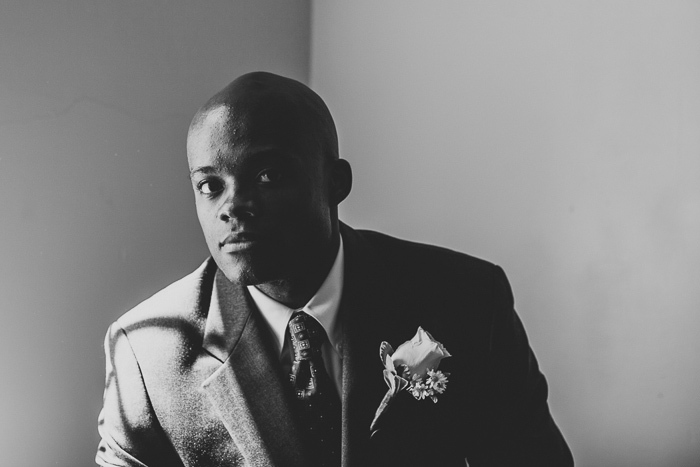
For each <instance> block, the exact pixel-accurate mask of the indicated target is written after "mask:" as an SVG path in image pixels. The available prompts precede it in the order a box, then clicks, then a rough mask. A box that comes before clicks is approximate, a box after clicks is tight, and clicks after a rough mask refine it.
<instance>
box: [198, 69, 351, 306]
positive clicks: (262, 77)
mask: <svg viewBox="0 0 700 467" xmlns="http://www.w3.org/2000/svg"><path fill="white" fill-rule="evenodd" d="M187 160H188V163H189V166H190V179H191V182H192V188H193V190H194V194H195V203H196V208H197V216H198V217H199V222H200V225H201V226H202V231H203V233H204V237H205V239H206V241H207V246H208V247H209V251H210V252H211V254H212V257H213V258H214V260H215V261H216V263H217V265H218V266H219V269H220V270H221V271H222V272H223V273H224V274H225V275H226V277H227V278H228V279H229V280H230V281H232V282H240V283H243V284H245V285H251V286H252V285H254V286H256V287H258V288H259V289H260V290H263V292H264V293H266V294H267V295H268V296H270V297H273V298H274V299H275V300H277V301H279V302H280V303H285V304H287V305H289V306H301V305H303V304H305V303H306V302H307V301H308V300H309V299H310V298H311V297H312V296H313V294H314V293H315V292H316V290H318V288H319V287H320V285H321V282H322V281H323V279H324V278H325V277H326V274H327V273H328V270H329V269H330V266H331V264H332V263H333V260H334V259H335V255H336V252H337V251H338V248H339V242H340V234H339V230H338V229H339V227H338V204H339V203H340V202H342V201H343V200H344V199H345V197H346V196H347V195H348V194H349V193H350V189H351V186H352V171H351V169H350V165H349V164H348V162H347V161H345V160H343V159H340V158H339V157H338V137H337V135H336V131H335V125H334V123H333V118H332V117H331V114H330V112H329V111H328V108H327V107H326V104H324V103H323V100H322V99H321V98H320V97H319V96H318V95H317V94H316V93H315V92H313V91H312V90H311V89H309V88H308V87H307V86H305V85H303V84H302V83H300V82H298V81H295V80H293V79H289V78H284V77H282V76H277V75H274V74H272V73H263V72H256V73H248V74H246V75H243V76H241V77H239V78H237V79H236V80H234V81H233V82H232V83H231V84H229V85H228V86H226V87H225V88H224V89H222V90H221V91H219V92H218V93H216V95H214V96H213V97H212V98H211V99H209V100H208V101H207V103H206V104H204V105H203V106H202V107H201V108H200V109H199V110H198V111H197V113H196V114H195V116H194V118H193V119H192V123H191V124H190V129H189V132H188V134H187Z"/></svg>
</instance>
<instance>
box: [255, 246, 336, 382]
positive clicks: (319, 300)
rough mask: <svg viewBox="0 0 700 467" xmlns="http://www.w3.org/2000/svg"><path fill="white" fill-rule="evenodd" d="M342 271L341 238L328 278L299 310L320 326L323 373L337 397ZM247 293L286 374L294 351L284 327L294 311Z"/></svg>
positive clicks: (269, 299) (263, 295)
mask: <svg viewBox="0 0 700 467" xmlns="http://www.w3.org/2000/svg"><path fill="white" fill-rule="evenodd" d="M343 270H344V255H343V239H342V237H341V238H340V244H339V246H338V253H337V254H336V256H335V262H334V263H333V266H332V267H331V270H330V271H329V272H328V276H326V279H325V280H324V281H323V284H321V287H320V288H319V289H318V291H316V294H315V295H314V296H313V297H311V300H309V302H308V303H307V304H306V305H304V307H303V308H301V310H302V311H304V312H305V313H307V314H309V315H310V316H312V317H314V318H315V319H316V321H318V322H319V323H321V326H323V329H324V330H325V331H326V335H327V336H328V340H327V341H325V342H324V344H323V347H322V348H321V354H322V355H323V363H324V366H325V367H326V371H328V375H329V376H330V377H331V380H333V382H334V383H335V388H336V390H337V391H338V395H340V394H341V389H342V384H343V372H342V370H343V360H342V355H343V351H342V335H343V334H342V330H341V326H340V322H339V320H338V308H339V307H340V299H341V297H342V295H343ZM248 291H249V292H250V295H251V297H252V298H253V301H254V302H255V304H256V305H257V307H258V309H259V310H260V312H261V313H262V315H263V318H265V321H266V322H267V324H268V326H269V327H270V330H271V331H272V334H273V336H274V337H275V339H274V342H275V344H276V347H277V351H278V353H279V356H280V362H281V363H282V368H283V369H284V371H285V373H290V372H291V369H292V362H293V360H294V349H293V348H292V343H291V342H290V339H289V338H286V336H287V324H288V323H289V320H290V318H291V317H292V313H294V312H295V311H297V310H298V309H293V308H289V307H287V306H286V305H283V304H282V303H280V302H278V301H276V300H273V299H272V298H270V297H268V296H267V295H265V294H264V293H262V292H261V291H259V290H258V289H257V288H255V287H254V286H248Z"/></svg>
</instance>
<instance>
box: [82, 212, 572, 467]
mask: <svg viewBox="0 0 700 467" xmlns="http://www.w3.org/2000/svg"><path fill="white" fill-rule="evenodd" d="M341 234H342V236H343V241H344V245H345V282H344V290H343V296H342V300H341V305H340V310H339V313H340V315H339V319H341V323H342V324H341V325H342V329H343V348H342V354H343V385H342V387H343V389H342V394H341V399H342V413H343V426H342V441H343V447H342V465H343V467H365V466H375V465H376V466H380V465H381V466H391V465H401V466H452V465H455V466H457V465H461V466H464V465H465V458H466V459H467V460H468V462H469V465H470V466H471V467H478V466H498V467H503V466H530V465H531V466H570V465H573V459H572V456H571V452H570V450H569V448H568V446H567V444H566V442H565V440H564V438H563V437H562V435H561V433H560V431H559V429H558V428H557V426H556V424H555V422H554V421H553V419H552V417H551V415H550V411H549V407H548V404H547V383H546V380H545V378H544V376H543V375H542V374H541V372H540V371H539V368H538V365H537V361H536V359H535V356H534V354H533V352H532V350H531V349H530V346H529V344H528V340H527V337H526V334H525V331H524V329H523V326H522V324H521V322H520V320H519V318H518V316H517V314H516V313H515V311H514V308H513V296H512V293H511V290H510V286H509V284H508V281H507V279H506V276H505V274H504V273H503V271H502V270H501V268H500V267H498V266H495V265H493V264H491V263H488V262H486V261H483V260H480V259H476V258H474V257H471V256H468V255H465V254H461V253H457V252H454V251H450V250H447V249H444V248H440V247H435V246H430V245H424V244H418V243H412V242H407V241H404V240H398V239H395V238H392V237H389V236H386V235H383V234H380V233H377V232H371V231H359V230H357V231H356V230H353V229H351V228H349V227H348V226H346V225H344V224H341ZM419 326H421V327H423V328H424V329H425V330H427V331H428V332H430V333H431V334H432V336H433V337H434V338H435V339H436V340H438V341H440V342H442V344H444V346H445V347H446V348H447V350H448V351H449V352H450V354H451V355H452V356H451V357H449V358H446V359H444V360H443V361H442V362H441V364H440V369H441V370H443V371H446V372H449V373H450V377H449V383H448V384H447V389H446V391H445V393H444V394H442V395H441V396H440V397H439V399H438V402H437V403H433V402H432V401H430V400H420V401H419V400H415V399H414V398H413V397H412V396H411V395H410V394H408V393H407V392H405V391H404V392H402V393H400V394H399V396H398V397H397V398H396V399H395V401H394V402H393V403H392V404H391V406H390V407H389V410H387V411H386V412H385V413H384V414H383V415H382V418H381V419H380V422H379V424H378V429H377V431H376V432H375V433H374V434H373V435H372V436H371V437H370V430H369V427H370V424H371V422H372V419H373V417H374V414H375V411H376V409H377V407H378V406H379V404H380V401H381V400H382V398H383V396H384V394H385V393H386V391H387V386H386V383H385V382H384V379H383V375H382V370H383V368H384V367H383V364H382V362H381V361H380V358H379V346H380V344H381V342H382V341H387V342H389V343H390V344H391V345H392V346H393V347H394V348H396V347H397V346H398V345H400V344H402V343H403V342H405V341H407V340H409V339H410V338H411V337H412V336H413V335H414V334H415V332H416V329H417V328H418V327H419ZM271 339H272V336H271V334H270V332H269V330H268V329H267V328H266V324H265V323H264V321H263V319H262V317H261V315H260V313H259V311H258V310H257V309H256V307H255V304H254V302H253V301H252V299H251V297H250V295H249V293H248V292H247V290H246V287H245V286H243V285H240V284H236V283H232V282H230V281H228V280H227V279H226V278H225V277H224V275H223V274H222V273H221V272H220V271H219V270H218V268H217V266H216V264H215V263H214V261H213V260H212V259H211V258H209V259H208V260H207V261H205V262H204V263H203V264H202V265H201V266H200V267H199V268H198V269H197V270H196V271H194V272H193V273H192V274H190V275H188V276H186V277H185V278H183V279H181V280H179V281H177V282H175V283H173V284H172V285H170V286H169V287H167V288H165V289H163V290H162V291H160V292H158V293H157V294H155V295H154V296H152V297H151V298H149V299H147V300H146V301H144V302H142V303H141V304H140V305H138V306H137V307H135V308H134V309H132V310H131V311H129V312H127V313H126V314H124V315H123V316H122V317H120V318H119V319H118V320H117V321H116V322H115V323H113V324H112V326H111V327H110V328H109V331H108V333H107V336H106V339H105V353H106V383H105V392H104V404H103V408H102V411H101V413H100V416H99V424H98V429H99V432H100V435H101V437H102V439H101V441H100V444H99V447H98V451H97V456H96V461H97V463H98V464H100V465H103V466H149V467H155V466H168V467H170V466H172V467H193V466H255V467H258V466H260V467H262V466H285V467H286V466H289V467H295V466H310V465H314V464H313V461H312V458H313V456H312V453H309V452H304V451H303V450H302V448H300V447H301V446H302V442H301V440H300V439H299V433H300V430H299V429H298V427H297V426H296V423H297V422H296V421H295V417H294V415H293V408H292V407H293V401H292V400H291V397H292V391H291V390H290V388H289V383H288V381H287V375H284V374H283V372H282V370H281V365H280V362H279V358H278V356H277V355H275V353H274V351H273V349H274V345H273V343H272V340H271Z"/></svg>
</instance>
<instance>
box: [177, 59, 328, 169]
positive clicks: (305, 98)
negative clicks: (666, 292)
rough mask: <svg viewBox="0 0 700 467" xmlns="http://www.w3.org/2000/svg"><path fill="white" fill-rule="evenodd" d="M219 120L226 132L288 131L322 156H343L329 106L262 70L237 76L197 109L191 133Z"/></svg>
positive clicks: (261, 135)
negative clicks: (234, 129) (242, 130)
mask: <svg viewBox="0 0 700 467" xmlns="http://www.w3.org/2000/svg"><path fill="white" fill-rule="evenodd" d="M214 122H218V124H219V125H220V126H221V129H220V130H221V131H232V129H233V128H237V129H239V130H240V129H241V128H246V129H247V130H248V132H246V135H247V136H248V137H253V138H261V139H262V138H266V137H269V136H270V135H269V134H268V133H271V132H273V131H274V132H276V133H277V134H279V132H280V130H282V129H283V130H284V132H285V133H287V134H288V135H289V136H293V137H294V138H295V139H296V140H298V141H300V142H302V143H303V144H306V145H308V148H309V149H314V152H318V154H320V155H321V156H322V157H324V158H328V159H330V160H336V159H338V157H339V156H338V135H337V133H336V129H335V123H334V122H333V117H332V116H331V113H330V111H329V110H328V107H327V106H326V104H325V103H324V102H323V100H322V99H321V97H320V96H319V95H318V94H316V93H315V92H314V91H312V90H311V89H310V88H309V87H308V86H306V85H304V84H302V83H300V82H299V81H296V80H293V79H291V78H285V77H283V76H279V75H275V74H273V73H267V72H262V71H257V72H253V73H247V74H245V75H242V76H240V77H238V78H236V79H235V80H234V81H232V82H231V83H230V84H229V85H228V86H226V87H225V88H223V89H222V90H221V91H219V92H218V93H216V94H215V95H214V96H213V97H212V98H211V99H209V100H208V101H207V102H206V103H205V104H204V105H203V106H202V107H201V108H200V109H199V110H198V111H197V113H196V114H195V116H194V118H193V119H192V123H191V124H190V129H189V133H188V135H191V134H192V133H193V132H197V131H198V130H200V129H201V128H202V127H203V126H207V125H212V124H213V123H214ZM251 122H253V123H254V125H251V124H250V123H251ZM251 132H252V133H251ZM230 136H231V137H234V136H235V135H230Z"/></svg>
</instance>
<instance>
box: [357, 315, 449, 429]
mask: <svg viewBox="0 0 700 467" xmlns="http://www.w3.org/2000/svg"><path fill="white" fill-rule="evenodd" d="M449 356H450V353H449V352H448V351H447V349H446V348H445V346H444V345H442V344H441V343H440V342H438V341H436V340H435V339H433V336H431V335H430V333H428V332H427V331H425V330H424V329H423V328H422V327H418V331H416V335H415V336H413V338H412V339H411V340H409V341H406V342H404V343H403V344H401V345H400V346H399V347H398V348H397V349H396V351H394V349H393V348H392V347H391V345H390V344H389V343H388V342H382V344H381V345H380V346H379V357H380V358H381V359H382V363H383V364H384V381H386V384H387V386H389V390H388V391H387V393H386V394H385V395H384V399H382V402H381V404H380V405H379V408H378V409H377V413H376V414H375V416H374V420H373V421H372V425H371V426H370V431H374V428H375V426H376V424H377V420H378V419H379V416H380V415H381V414H382V413H383V412H384V411H385V410H386V408H387V407H388V406H389V404H390V403H391V401H392V400H393V399H394V397H396V395H397V394H398V393H399V392H401V391H403V390H407V391H408V392H409V393H411V395H412V396H413V397H415V398H416V399H418V400H423V399H431V400H432V401H433V402H437V401H438V395H440V394H442V393H444V392H445V389H447V382H448V380H447V378H448V377H449V376H450V374H449V373H446V372H442V371H440V370H438V365H440V360H442V359H443V358H447V357H449Z"/></svg>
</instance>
